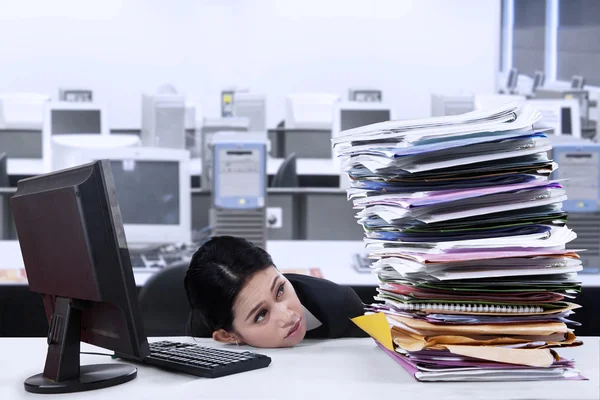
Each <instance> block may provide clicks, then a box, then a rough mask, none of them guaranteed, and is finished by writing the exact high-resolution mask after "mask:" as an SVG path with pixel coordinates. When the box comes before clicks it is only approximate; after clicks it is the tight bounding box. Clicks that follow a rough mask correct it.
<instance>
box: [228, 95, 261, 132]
mask: <svg viewBox="0 0 600 400" xmlns="http://www.w3.org/2000/svg"><path fill="white" fill-rule="evenodd" d="M234 116H235V117H238V118H248V120H249V121H250V126H249V127H248V130H250V131H258V132H260V131H266V130H267V99H266V96H265V95H262V94H256V93H236V94H235V103H234Z"/></svg>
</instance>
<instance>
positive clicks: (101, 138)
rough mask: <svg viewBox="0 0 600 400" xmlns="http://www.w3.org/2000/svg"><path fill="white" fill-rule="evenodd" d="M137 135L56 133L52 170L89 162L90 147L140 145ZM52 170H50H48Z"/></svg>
mask: <svg viewBox="0 0 600 400" xmlns="http://www.w3.org/2000/svg"><path fill="white" fill-rule="evenodd" d="M140 145H141V142H140V138H139V136H137V135H127V134H121V135H117V134H113V135H90V134H85V135H56V136H53V137H52V143H51V149H52V164H51V165H52V168H51V171H58V170H61V169H66V168H71V167H74V166H76V165H81V164H85V163H87V162H89V161H90V160H89V158H88V155H87V153H86V151H88V150H89V149H92V150H94V149H103V150H114V149H119V148H123V147H139V146H140ZM48 172H50V171H48Z"/></svg>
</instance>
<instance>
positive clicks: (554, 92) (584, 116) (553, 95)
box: [535, 88, 596, 138]
mask: <svg viewBox="0 0 600 400" xmlns="http://www.w3.org/2000/svg"><path fill="white" fill-rule="evenodd" d="M589 94H590V93H589V91H588V90H583V89H552V88H543V89H539V90H538V91H537V92H536V95H535V98H536V99H575V100H577V102H578V103H579V115H580V118H581V130H582V137H585V138H593V137H594V135H595V130H596V121H592V119H591V118H590V107H591V106H592V101H590V98H589Z"/></svg>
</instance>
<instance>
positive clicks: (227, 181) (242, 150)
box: [210, 133, 267, 248]
mask: <svg viewBox="0 0 600 400" xmlns="http://www.w3.org/2000/svg"><path fill="white" fill-rule="evenodd" d="M211 148H212V150H213V174H214V176H213V181H212V191H211V193H212V198H211V210H210V226H211V228H212V231H213V235H215V236H219V235H231V236H240V237H243V238H245V239H247V240H249V241H251V242H252V243H254V244H256V245H258V246H260V247H262V248H266V244H267V227H266V204H267V201H266V197H267V190H266V187H267V170H266V164H267V159H266V155H267V143H266V137H265V138H263V139H262V140H260V139H255V140H252V139H250V138H248V137H247V135H244V134H233V135H231V134H222V133H218V134H216V135H215V137H214V138H213V140H212V143H211Z"/></svg>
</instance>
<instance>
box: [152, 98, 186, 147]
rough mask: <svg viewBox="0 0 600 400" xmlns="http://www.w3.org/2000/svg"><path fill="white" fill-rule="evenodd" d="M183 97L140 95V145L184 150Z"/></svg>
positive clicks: (184, 106)
mask: <svg viewBox="0 0 600 400" xmlns="http://www.w3.org/2000/svg"><path fill="white" fill-rule="evenodd" d="M185 114H186V104H185V97H184V96H183V95H181V94H177V93H161V94H152V95H146V94H143V95H142V133H141V138H142V143H143V145H144V146H146V147H168V148H174V149H185V145H186V134H185V117H186V115H185Z"/></svg>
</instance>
